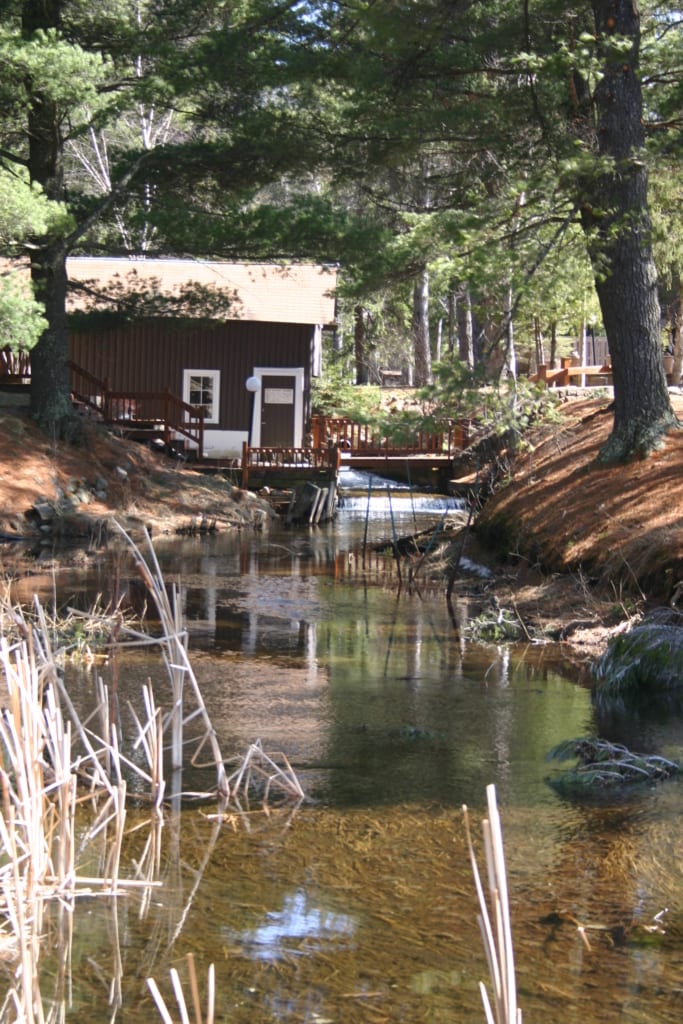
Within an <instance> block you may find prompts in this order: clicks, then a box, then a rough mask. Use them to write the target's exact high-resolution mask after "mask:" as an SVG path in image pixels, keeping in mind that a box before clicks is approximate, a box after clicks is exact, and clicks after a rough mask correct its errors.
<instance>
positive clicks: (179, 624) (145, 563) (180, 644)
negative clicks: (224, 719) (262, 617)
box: [114, 522, 230, 799]
mask: <svg viewBox="0 0 683 1024" xmlns="http://www.w3.org/2000/svg"><path fill="white" fill-rule="evenodd" d="M114 527H115V528H116V529H117V530H118V531H119V533H120V534H121V536H122V537H123V538H124V540H125V541H126V544H127V545H128V547H129V549H130V551H131V554H132V555H133V559H134V561H135V565H136V567H137V569H138V572H139V573H140V576H141V577H142V580H143V582H144V584H145V586H146V588H147V591H148V593H149V595H150V597H151V598H152V600H153V601H154V605H155V606H156V608H157V611H158V614H159V620H160V623H161V636H160V637H159V638H158V639H157V640H156V643H158V644H159V646H160V648H161V651H162V657H163V660H164V664H165V666H166V671H167V674H168V678H169V681H170V684H171V712H170V714H169V719H168V724H169V726H170V733H171V742H170V749H171V764H172V768H173V770H180V769H181V768H182V766H183V752H184V745H185V737H184V729H185V726H186V725H187V724H188V723H189V722H190V721H193V720H195V719H197V720H198V721H199V722H201V724H202V727H203V731H202V732H201V734H200V736H199V738H198V740H197V745H196V749H195V751H194V754H193V755H192V757H191V758H190V761H191V763H192V764H193V765H194V766H195V767H207V765H206V764H201V765H200V764H199V763H198V758H199V754H200V753H201V751H202V750H203V748H204V747H205V745H206V744H207V743H208V744H209V746H210V748H211V752H212V754H213V761H211V762H210V765H211V766H213V767H215V769H216V776H217V778H216V788H217V791H218V794H219V795H220V796H222V797H223V798H225V799H228V798H229V796H230V786H229V784H228V781H227V775H226V771H225V763H224V760H223V756H222V754H221V750H220V746H219V743H218V738H217V736H216V732H215V729H214V727H213V724H212V722H211V719H210V716H209V714H208V711H207V708H206V704H205V703H204V698H203V696H202V693H201V690H200V688H199V684H198V682H197V678H196V676H195V674H194V671H193V669H192V665H191V664H190V658H189V654H188V634H187V630H186V629H185V628H184V626H183V621H182V612H181V605H180V596H179V593H178V589H177V587H176V586H175V585H174V586H173V587H171V588H170V597H169V590H168V588H167V587H166V584H165V582H164V578H163V575H162V572H161V568H160V567H159V562H158V560H157V556H156V552H155V550H154V547H153V545H152V540H151V537H150V536H149V534H148V533H147V532H146V531H145V543H146V549H147V558H145V557H144V555H143V553H142V551H141V550H140V548H139V547H138V546H137V545H136V544H135V542H134V541H133V540H132V538H131V537H130V536H129V535H128V534H127V533H126V531H125V530H124V529H123V527H122V526H120V525H119V524H118V523H116V522H114ZM126 633H127V634H128V635H134V636H135V637H136V639H137V642H138V643H139V642H143V643H149V642H150V641H149V637H146V636H144V635H143V634H141V633H137V634H135V633H134V631H133V630H131V629H127V630H126ZM186 689H187V690H189V694H187V693H186ZM190 703H192V704H193V705H194V706H193V707H192V708H191V710H190V711H189V712H188V713H187V714H186V713H185V707H186V706H188V705H189V704H190Z"/></svg>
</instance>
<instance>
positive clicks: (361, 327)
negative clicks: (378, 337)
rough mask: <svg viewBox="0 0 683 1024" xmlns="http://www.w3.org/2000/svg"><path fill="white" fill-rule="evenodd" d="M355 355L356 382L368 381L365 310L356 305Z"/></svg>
mask: <svg viewBox="0 0 683 1024" xmlns="http://www.w3.org/2000/svg"><path fill="white" fill-rule="evenodd" d="M353 356H354V361H355V363H356V384H367V383H368V361H367V359H366V355H365V310H364V309H363V307H362V306H354V310H353Z"/></svg>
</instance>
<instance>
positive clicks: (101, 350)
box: [70, 320, 314, 430]
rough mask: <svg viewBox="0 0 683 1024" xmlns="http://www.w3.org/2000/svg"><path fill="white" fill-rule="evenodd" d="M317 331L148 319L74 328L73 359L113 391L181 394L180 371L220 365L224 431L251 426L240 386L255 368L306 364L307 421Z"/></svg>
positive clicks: (246, 398)
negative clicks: (80, 329)
mask: <svg viewBox="0 0 683 1024" xmlns="http://www.w3.org/2000/svg"><path fill="white" fill-rule="evenodd" d="M313 336H314V329H313V328H312V327H310V326H308V325H299V324H270V323H252V322H250V323H240V322H239V321H230V322H228V323H225V324H215V325H212V324H208V325H207V324H201V325H193V324H187V323H186V322H184V323H178V324H174V323H173V322H170V321H168V320H164V321H147V322H145V323H140V324H130V325H128V326H125V327H121V328H115V329H110V330H100V331H91V332H87V333H86V332H72V334H71V336H70V354H71V358H72V360H73V361H74V362H75V363H76V364H77V365H78V366H80V367H82V368H83V369H84V370H88V371H89V372H90V373H92V374H94V376H95V377H98V378H99V379H100V380H103V381H106V382H107V385H108V387H109V388H110V389H111V390H114V391H164V390H166V389H167V388H168V389H169V390H170V391H172V392H173V393H174V394H176V395H178V396H179V397H182V387H183V370H190V369H191V370H220V371H221V393H220V422H219V423H218V424H216V425H215V426H216V427H218V428H219V429H223V430H244V429H246V428H247V427H248V426H249V424H250V418H251V401H252V398H251V395H250V394H249V392H248V391H247V390H246V388H245V386H244V384H245V381H246V379H247V377H249V376H251V374H252V373H253V369H254V367H255V366H267V367H279V366H294V367H298V366H303V367H304V368H305V396H306V397H305V405H304V415H305V419H306V422H308V417H309V415H310V399H309V392H310V373H311V360H312V357H313Z"/></svg>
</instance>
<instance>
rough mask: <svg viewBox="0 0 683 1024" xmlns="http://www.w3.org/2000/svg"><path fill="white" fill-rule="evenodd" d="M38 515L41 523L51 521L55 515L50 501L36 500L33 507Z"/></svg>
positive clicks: (33, 510)
mask: <svg viewBox="0 0 683 1024" xmlns="http://www.w3.org/2000/svg"><path fill="white" fill-rule="evenodd" d="M31 511H32V512H34V513H35V514H36V515H37V516H38V520H39V522H41V523H51V522H52V520H53V519H54V517H55V510H54V507H53V506H52V505H51V504H50V502H49V501H36V502H34V503H33V508H32V509H31Z"/></svg>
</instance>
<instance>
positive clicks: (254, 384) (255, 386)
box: [244, 377, 261, 394]
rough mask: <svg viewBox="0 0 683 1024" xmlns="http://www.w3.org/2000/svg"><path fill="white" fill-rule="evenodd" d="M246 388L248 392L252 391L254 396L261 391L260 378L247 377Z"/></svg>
mask: <svg viewBox="0 0 683 1024" xmlns="http://www.w3.org/2000/svg"><path fill="white" fill-rule="evenodd" d="M244 386H245V387H246V389H247V391H251V393H252V394H254V393H255V392H256V391H260V390H261V381H260V380H259V378H258V377H247V379H246V381H245V384H244Z"/></svg>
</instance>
